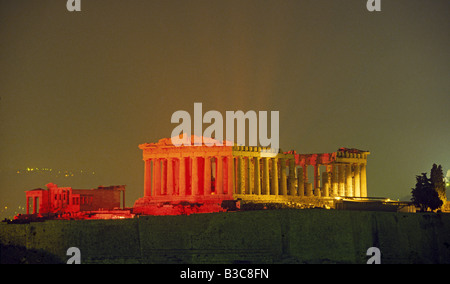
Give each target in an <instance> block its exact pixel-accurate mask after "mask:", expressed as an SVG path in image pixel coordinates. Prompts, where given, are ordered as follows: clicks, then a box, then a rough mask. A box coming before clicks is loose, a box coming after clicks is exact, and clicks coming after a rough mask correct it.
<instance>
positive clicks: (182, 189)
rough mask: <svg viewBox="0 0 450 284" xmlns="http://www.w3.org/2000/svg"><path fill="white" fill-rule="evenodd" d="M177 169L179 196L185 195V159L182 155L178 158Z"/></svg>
mask: <svg viewBox="0 0 450 284" xmlns="http://www.w3.org/2000/svg"><path fill="white" fill-rule="evenodd" d="M178 168H179V170H178V173H179V174H178V178H179V179H178V186H179V189H178V190H179V196H186V161H185V158H184V157H181V158H180V162H179V167H178Z"/></svg>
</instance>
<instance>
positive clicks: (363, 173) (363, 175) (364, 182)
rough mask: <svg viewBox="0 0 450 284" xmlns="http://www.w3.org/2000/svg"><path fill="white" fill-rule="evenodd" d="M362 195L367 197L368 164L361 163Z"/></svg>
mask: <svg viewBox="0 0 450 284" xmlns="http://www.w3.org/2000/svg"><path fill="white" fill-rule="evenodd" d="M360 177H361V197H367V177H366V164H361V172H360Z"/></svg>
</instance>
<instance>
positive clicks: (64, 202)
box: [26, 183, 125, 215]
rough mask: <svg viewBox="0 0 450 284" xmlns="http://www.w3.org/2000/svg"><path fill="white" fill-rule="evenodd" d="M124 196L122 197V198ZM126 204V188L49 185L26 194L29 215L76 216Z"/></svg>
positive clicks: (121, 186) (118, 186)
mask: <svg viewBox="0 0 450 284" xmlns="http://www.w3.org/2000/svg"><path fill="white" fill-rule="evenodd" d="M121 195H122V196H121ZM121 197H122V204H125V186H124V185H117V186H106V187H105V186H99V187H98V188H94V189H72V188H71V187H58V186H57V185H56V184H53V183H49V184H47V189H41V188H39V189H33V190H29V191H27V192H26V200H27V207H26V208H27V214H40V215H44V214H48V213H54V214H61V215H62V214H74V213H78V212H86V211H98V210H113V209H117V208H120V207H121Z"/></svg>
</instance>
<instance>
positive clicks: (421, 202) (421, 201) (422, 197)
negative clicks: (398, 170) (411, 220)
mask: <svg viewBox="0 0 450 284" xmlns="http://www.w3.org/2000/svg"><path fill="white" fill-rule="evenodd" d="M411 194H412V197H411V201H412V202H413V204H414V205H415V206H417V207H419V208H420V211H421V212H425V211H427V210H428V208H430V209H431V211H434V210H436V209H438V208H440V207H441V206H442V204H443V202H442V200H441V199H440V198H439V195H438V193H437V191H436V190H435V189H434V186H433V184H432V182H431V179H429V178H428V177H427V173H422V175H419V176H416V187H415V188H413V189H412V191H411Z"/></svg>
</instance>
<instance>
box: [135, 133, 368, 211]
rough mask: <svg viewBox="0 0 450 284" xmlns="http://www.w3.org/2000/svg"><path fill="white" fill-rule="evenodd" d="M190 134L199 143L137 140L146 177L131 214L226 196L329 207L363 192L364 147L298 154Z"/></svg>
mask: <svg viewBox="0 0 450 284" xmlns="http://www.w3.org/2000/svg"><path fill="white" fill-rule="evenodd" d="M188 139H189V138H188ZM190 139H192V142H193V141H194V140H195V141H203V143H202V144H201V145H195V146H175V145H173V144H172V142H171V139H170V138H165V139H161V140H159V141H158V142H157V143H146V144H141V145H139V148H140V149H142V151H143V160H144V162H145V167H144V168H145V180H144V196H143V197H142V198H140V199H138V200H137V201H136V202H135V205H134V212H135V213H142V214H165V213H164V212H166V213H168V214H172V213H175V214H176V212H175V211H176V208H178V209H180V208H184V209H182V210H185V208H186V205H187V204H189V205H190V206H192V205H193V204H195V206H196V211H195V212H217V211H221V209H222V208H223V207H222V205H223V202H224V201H231V200H240V201H242V202H255V203H271V202H272V203H297V204H302V203H311V202H312V203H313V204H326V203H328V204H331V206H332V203H333V200H334V199H336V198H339V197H352V198H365V197H367V178H366V165H367V156H368V154H370V153H369V152H368V151H362V150H357V149H347V148H340V149H339V150H338V151H336V152H333V153H325V154H297V153H296V152H295V151H289V152H282V151H276V152H275V151H274V150H273V149H271V148H264V147H249V146H226V145H227V144H226V143H225V142H221V143H218V141H216V140H214V139H211V138H204V137H203V138H202V139H201V140H196V139H198V138H195V137H194V136H192V137H190ZM191 145H193V143H192V144H191ZM311 169H312V170H313V173H314V175H313V182H312V183H311V182H309V175H308V173H309V172H310V171H311ZM174 210H175V211H174ZM180 210H181V209H180Z"/></svg>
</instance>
